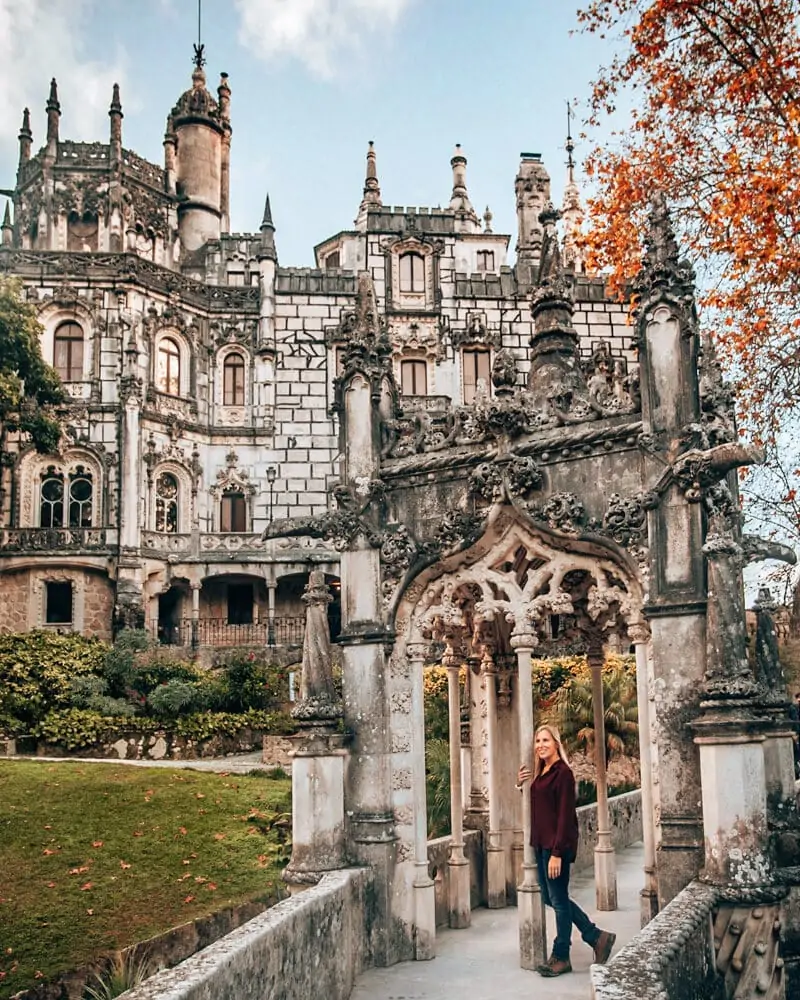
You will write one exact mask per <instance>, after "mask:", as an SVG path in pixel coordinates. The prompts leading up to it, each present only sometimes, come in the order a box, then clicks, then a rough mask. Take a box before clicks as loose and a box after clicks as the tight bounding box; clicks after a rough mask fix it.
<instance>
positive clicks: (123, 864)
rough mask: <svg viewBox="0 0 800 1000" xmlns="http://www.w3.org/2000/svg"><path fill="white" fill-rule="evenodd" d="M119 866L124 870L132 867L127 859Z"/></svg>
mask: <svg viewBox="0 0 800 1000" xmlns="http://www.w3.org/2000/svg"><path fill="white" fill-rule="evenodd" d="M119 866H120V868H121V869H122V870H123V871H127V869H128V868H130V865H129V864H128V862H127V861H120V863H119Z"/></svg>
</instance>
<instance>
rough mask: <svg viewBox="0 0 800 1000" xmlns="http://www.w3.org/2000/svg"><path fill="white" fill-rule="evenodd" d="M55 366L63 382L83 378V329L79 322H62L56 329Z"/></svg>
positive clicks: (54, 345)
mask: <svg viewBox="0 0 800 1000" xmlns="http://www.w3.org/2000/svg"><path fill="white" fill-rule="evenodd" d="M53 367H54V368H55V370H56V371H57V372H58V375H59V378H60V379H61V381H62V382H79V381H80V380H81V379H82V378H83V329H82V328H81V327H80V326H79V325H78V324H77V323H73V322H71V321H70V322H68V323H62V324H61V325H60V326H59V327H58V329H57V330H56V333H55V337H54V339H53Z"/></svg>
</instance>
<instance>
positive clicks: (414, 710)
mask: <svg viewBox="0 0 800 1000" xmlns="http://www.w3.org/2000/svg"><path fill="white" fill-rule="evenodd" d="M426 651H427V646H426V644H425V643H423V642H412V643H409V645H408V647H407V652H408V658H409V664H410V667H411V719H412V726H413V733H412V740H413V743H412V746H413V756H414V766H413V770H414V958H415V959H416V960H417V961H418V962H420V961H427V960H428V959H431V958H435V956H436V897H435V894H434V885H433V879H432V878H431V877H430V874H429V871H428V808H427V800H426V780H425V696H424V689H423V681H424V674H423V670H424V667H425V653H426Z"/></svg>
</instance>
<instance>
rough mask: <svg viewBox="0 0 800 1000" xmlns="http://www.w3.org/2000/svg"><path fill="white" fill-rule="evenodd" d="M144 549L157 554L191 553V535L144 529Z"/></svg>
mask: <svg viewBox="0 0 800 1000" xmlns="http://www.w3.org/2000/svg"><path fill="white" fill-rule="evenodd" d="M142 550H143V551H144V552H153V553H155V554H156V555H160V556H161V555H182V556H184V555H186V556H188V555H190V554H191V551H192V536H191V535H174V534H170V533H169V532H161V531H143V532H142Z"/></svg>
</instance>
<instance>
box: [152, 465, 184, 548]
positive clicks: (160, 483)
mask: <svg viewBox="0 0 800 1000" xmlns="http://www.w3.org/2000/svg"><path fill="white" fill-rule="evenodd" d="M178 492H179V487H178V480H177V479H176V478H175V476H173V475H172V473H171V472H162V473H161V474H160V475H159V476H158V478H157V479H156V531H163V532H165V533H166V534H169V535H174V534H177V532H178Z"/></svg>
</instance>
